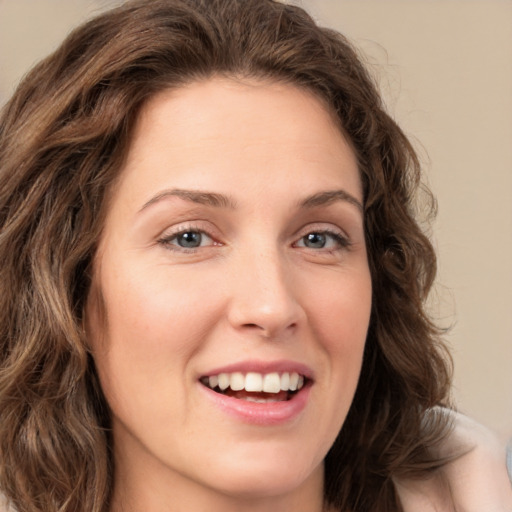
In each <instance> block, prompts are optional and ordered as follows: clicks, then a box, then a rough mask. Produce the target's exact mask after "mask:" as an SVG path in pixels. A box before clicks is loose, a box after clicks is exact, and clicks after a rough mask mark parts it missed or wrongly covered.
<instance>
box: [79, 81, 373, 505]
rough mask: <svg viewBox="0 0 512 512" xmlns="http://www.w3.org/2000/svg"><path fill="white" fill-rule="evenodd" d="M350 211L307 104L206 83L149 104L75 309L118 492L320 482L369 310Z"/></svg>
mask: <svg viewBox="0 0 512 512" xmlns="http://www.w3.org/2000/svg"><path fill="white" fill-rule="evenodd" d="M361 203H362V190H361V183H360V179H359V173H358V169H357V164H356V158H355V156H354V153H353V151H352V149H351V148H350V146H349V144H347V141H346V140H345V138H344V137H343V135H342V134H341V132H340V130H339V129H338V128H337V127H336V125H335V122H334V121H333V119H332V117H331V116H330V115H329V113H328V112H327V110H326V108H325V107H324V105H323V104H322V102H321V101H319V100H318V99H317V98H315V97H314V96H312V95H311V93H309V92H306V91H304V90H300V89H298V88H295V87H293V86H291V85H286V84H275V83H269V82H254V81H244V82H240V81H234V80H233V81H232V80H228V79H220V78H218V79H211V80H208V81H204V82H198V83H192V84H190V85H188V86H186V87H183V88H180V89H177V90H172V91H167V92H164V93H160V94H159V95H157V96H156V97H154V98H153V99H151V100H150V101H149V103H148V104H147V105H146V106H145V107H144V109H143V110H142V112H141V115H140V118H139V120H138V124H137V127H136V130H135V134H134V138H133V140H132V144H131V148H130V151H129V154H128V158H127V161H126V164H125V166H124V168H123V170H122V173H121V176H120V181H119V182H118V184H117V186H116V188H115V190H114V192H113V196H112V201H111V204H110V207H109V211H108V214H107V218H106V224H105V230H104V233H103V236H102V239H101V241H100V246H99V250H98V253H97V256H96V260H95V275H94V280H93V292H92V293H91V295H90V298H89V303H88V329H89V337H90V341H91V344H92V349H93V355H94V359H95V362H96V365H97V369H98V373H99V377H100V381H101V385H102V388H103V391H104V393H105V396H106V399H107V401H108V403H109V405H110V408H111V411H112V424H113V436H114V447H115V459H116V472H117V473H116V477H117V479H118V481H117V484H118V485H124V486H125V487H126V488H130V486H136V485H140V483H141V482H143V481H147V479H151V481H152V482H153V483H152V484H151V485H152V486H153V488H156V487H158V485H159V483H158V482H160V483H161V484H162V485H161V487H162V488H163V487H164V486H165V487H166V488H168V489H170V490H169V494H170V495H171V496H173V497H174V499H176V496H178V495H179V489H185V488H186V489H188V491H187V492H188V496H191V495H192V494H191V492H192V491H191V490H194V489H195V490H196V491H197V492H198V495H199V493H200V492H202V491H205V490H208V492H214V493H224V494H227V495H231V496H245V497H253V498H254V497H256V496H278V495H283V494H286V493H293V492H296V491H297V490H298V489H303V488H307V487H308V485H309V486H310V487H312V488H313V487H314V488H316V489H318V488H319V486H321V482H322V474H323V470H322V460H323V458H324V457H325V455H326V453H327V451H328V450H329V448H330V446H331V444H332V443H333V441H334V439H335V437H336V435H337V434H338V431H339V430H340V427H341V426H342V424H343V421H344V420H345V417H346V415H347V411H348V409H349V407H350V404H351V402H352V399H353V396H354V391H355V388H356V384H357V381H358V377H359V372H360V368H361V361H362V356H363V348H364V344H365V338H366V332H367V327H368V322H369V316H370V305H371V281H370V273H369V269H368V263H367V254H366V247H365V239H364V228H363V213H362V207H361ZM94 289H95V290H96V292H99V294H98V293H95V292H94ZM97 295H100V296H101V297H102V302H103V307H104V308H105V312H104V313H105V314H104V315H103V314H102V311H100V308H99V307H98V302H99V301H96V300H95V299H94V297H96V296H97ZM226 386H227V387H226ZM297 387H299V388H300V389H299V390H296V388H297ZM221 388H222V389H221ZM120 482H121V483H120ZM155 482H157V483H155ZM164 484H165V485H164Z"/></svg>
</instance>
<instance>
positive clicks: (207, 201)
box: [139, 188, 237, 213]
mask: <svg viewBox="0 0 512 512" xmlns="http://www.w3.org/2000/svg"><path fill="white" fill-rule="evenodd" d="M172 197H178V198H180V199H184V200H185V201H190V202H192V203H197V204H203V205H206V206H214V207H216V208H229V209H233V210H234V209H236V207H237V205H236V201H235V200H234V199H233V198H231V197H229V196H226V195H224V194H219V193H217V192H207V191H204V190H186V189H180V188H174V189H169V190H163V191H162V192H159V193H158V194H156V195H155V196H153V197H152V198H151V199H150V200H149V201H147V202H146V203H144V205H143V206H142V208H141V209H140V210H139V213H140V212H142V211H143V210H145V209H146V208H148V207H149V206H151V205H153V204H155V203H158V202H160V201H162V200H164V199H168V198H172Z"/></svg>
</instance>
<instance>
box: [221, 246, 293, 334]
mask: <svg viewBox="0 0 512 512" xmlns="http://www.w3.org/2000/svg"><path fill="white" fill-rule="evenodd" d="M236 260H237V261H236V264H235V265H234V266H233V274H232V276H231V280H232V293H231V305H230V310H229V317H230V322H231V324H232V325H233V326H234V327H235V328H237V329H240V328H244V329H251V330H254V331H255V332H257V333H258V334H260V335H263V336H266V337H276V336H279V335H281V334H282V333H283V332H285V331H287V330H289V329H290V328H292V327H294V326H295V325H296V324H297V322H298V321H299V319H300V316H301V306H300V304H299V302H298V301H297V297H296V296H295V293H294V288H293V281H292V277H293V276H292V275H291V272H290V269H289V267H288V266H287V265H286V263H287V262H286V258H285V255H284V254H283V252H282V251H281V250H280V249H279V247H278V246H277V244H272V243H266V244H265V245H262V244H260V245H259V247H258V248H257V249H255V248H254V247H253V248H252V249H251V248H249V247H246V248H244V249H242V250H240V252H239V253H238V254H237V257H236Z"/></svg>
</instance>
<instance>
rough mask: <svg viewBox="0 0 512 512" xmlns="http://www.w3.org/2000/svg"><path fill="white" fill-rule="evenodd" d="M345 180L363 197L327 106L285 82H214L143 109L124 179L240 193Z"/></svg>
mask: <svg viewBox="0 0 512 512" xmlns="http://www.w3.org/2000/svg"><path fill="white" fill-rule="evenodd" d="M342 175H343V176H344V180H345V181H346V182H347V183H346V184H347V187H348V188H350V189H351V190H352V192H353V193H355V194H356V195H358V196H359V199H362V198H361V197H360V196H361V190H360V189H361V186H360V180H359V172H358V169H357V161H356V157H355V154H354V151H353V150H352V148H351V145H350V143H349V142H348V141H347V139H346V138H345V137H344V135H343V133H342V130H341V128H340V127H339V125H338V123H337V120H336V119H335V116H334V115H333V114H332V112H331V111H330V110H329V109H328V107H327V106H326V104H325V102H324V101H322V100H321V99H319V98H318V97H317V96H316V95H314V94H313V93H311V92H310V91H308V90H305V89H301V88H298V87H295V86H293V85H290V84H286V83H276V82H268V81H255V80H247V79H245V80H234V79H227V78H213V79H209V80H204V81H199V82H193V83H190V84H188V85H186V86H184V87H180V88H177V89H172V90H166V91H162V92H160V93H158V94H157V95H155V96H154V97H152V98H151V99H150V100H149V101H148V102H147V103H146V104H145V105H144V107H143V108H142V110H141V112H140V115H139V118H138V120H137V123H136V126H135V129H134V134H133V137H132V141H131V146H130V149H129V152H128V156H127V160H126V163H125V166H124V168H123V170H122V176H121V181H127V180H128V181H136V182H138V184H137V188H138V189H141V188H142V189H145V188H147V187H151V181H155V180H156V181H158V180H160V181H161V182H162V184H163V183H164V182H165V181H167V182H170V181H172V180H173V179H177V180H179V181H183V182H186V183H180V186H182V185H186V186H187V188H189V187H190V186H191V185H194V186H197V185H198V182H199V183H200V184H202V185H203V186H204V187H206V188H211V187H210V184H209V183H210V182H212V183H211V185H212V186H213V188H215V185H217V184H221V185H222V184H223V183H224V184H226V185H228V184H229V185H233V183H232V180H233V178H236V179H237V180H238V181H239V183H238V185H239V186H238V188H239V190H240V191H242V190H243V188H244V186H258V184H259V185H260V186H262V185H265V186H266V188H267V189H268V188H269V187H271V186H272V185H278V182H279V177H281V178H283V179H285V180H293V181H297V180H299V181H301V180H300V179H299V178H300V177H302V178H307V180H306V181H307V183H304V184H305V186H309V187H311V186H312V185H313V182H315V183H316V184H317V185H318V187H322V186H324V187H327V188H329V186H330V183H329V182H330V181H332V180H333V178H334V179H339V178H340V176H342ZM302 181H304V180H302ZM324 182H325V183H324ZM169 184H172V183H169ZM155 186H156V183H155ZM148 193H149V191H148Z"/></svg>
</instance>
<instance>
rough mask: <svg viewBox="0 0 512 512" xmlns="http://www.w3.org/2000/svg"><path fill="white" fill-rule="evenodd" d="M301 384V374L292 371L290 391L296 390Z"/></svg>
mask: <svg viewBox="0 0 512 512" xmlns="http://www.w3.org/2000/svg"><path fill="white" fill-rule="evenodd" d="M298 385H299V374H298V373H292V374H291V375H290V391H295V390H296V389H297V386H298Z"/></svg>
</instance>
